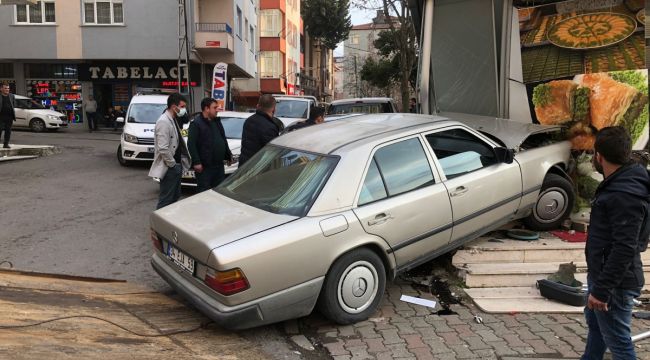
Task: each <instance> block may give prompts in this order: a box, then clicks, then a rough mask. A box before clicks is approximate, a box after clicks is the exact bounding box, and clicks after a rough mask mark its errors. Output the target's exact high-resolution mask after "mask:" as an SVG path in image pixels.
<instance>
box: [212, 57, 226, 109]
mask: <svg viewBox="0 0 650 360" xmlns="http://www.w3.org/2000/svg"><path fill="white" fill-rule="evenodd" d="M227 91H228V64H226V63H218V64H217V65H215V66H214V70H213V72H212V98H213V99H215V100H217V109H218V110H219V111H224V110H226V93H227Z"/></svg>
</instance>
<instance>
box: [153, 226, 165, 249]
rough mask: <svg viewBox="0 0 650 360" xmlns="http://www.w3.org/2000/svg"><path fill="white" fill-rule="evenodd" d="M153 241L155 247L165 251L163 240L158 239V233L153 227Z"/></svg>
mask: <svg viewBox="0 0 650 360" xmlns="http://www.w3.org/2000/svg"><path fill="white" fill-rule="evenodd" d="M151 243H152V244H153V247H154V248H156V249H158V251H160V252H164V251H163V248H162V242H161V241H160V239H158V234H156V231H155V230H154V229H151Z"/></svg>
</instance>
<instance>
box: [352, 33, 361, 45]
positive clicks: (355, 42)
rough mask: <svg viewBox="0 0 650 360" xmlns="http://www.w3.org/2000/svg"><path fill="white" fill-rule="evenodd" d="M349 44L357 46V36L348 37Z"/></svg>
mask: <svg viewBox="0 0 650 360" xmlns="http://www.w3.org/2000/svg"><path fill="white" fill-rule="evenodd" d="M350 44H352V45H359V35H350Z"/></svg>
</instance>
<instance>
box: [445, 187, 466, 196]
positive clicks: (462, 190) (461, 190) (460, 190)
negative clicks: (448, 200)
mask: <svg viewBox="0 0 650 360" xmlns="http://www.w3.org/2000/svg"><path fill="white" fill-rule="evenodd" d="M468 191H469V189H468V188H466V187H464V186H459V187H457V188H456V190H454V191H452V192H451V193H449V195H450V196H461V195H464V194H465V193H466V192H468Z"/></svg>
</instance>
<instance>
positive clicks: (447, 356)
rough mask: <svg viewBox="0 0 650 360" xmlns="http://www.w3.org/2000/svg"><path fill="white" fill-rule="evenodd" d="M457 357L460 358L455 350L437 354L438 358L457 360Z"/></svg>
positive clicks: (440, 359)
mask: <svg viewBox="0 0 650 360" xmlns="http://www.w3.org/2000/svg"><path fill="white" fill-rule="evenodd" d="M456 359H458V355H456V353H454V352H451V353H444V354H436V360H456Z"/></svg>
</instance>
